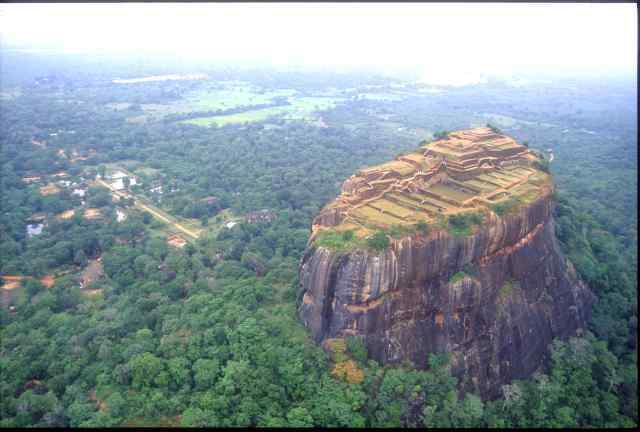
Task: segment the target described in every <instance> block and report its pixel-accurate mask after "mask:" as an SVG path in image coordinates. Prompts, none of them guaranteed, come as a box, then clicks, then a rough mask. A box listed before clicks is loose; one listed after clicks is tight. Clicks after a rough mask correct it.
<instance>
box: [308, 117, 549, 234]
mask: <svg viewBox="0 0 640 432" xmlns="http://www.w3.org/2000/svg"><path fill="white" fill-rule="evenodd" d="M537 159H538V158H537V156H536V155H535V154H534V153H533V152H532V151H530V150H529V149H528V148H527V147H525V146H523V145H521V144H519V143H517V142H516V141H515V140H514V139H513V138H510V137H508V136H505V135H503V134H501V133H497V132H495V131H493V130H492V129H490V128H488V127H480V128H474V129H468V130H461V131H456V132H451V133H449V134H448V136H447V138H446V139H441V140H438V141H434V142H431V143H428V144H425V145H423V146H422V147H420V149H419V150H418V151H416V152H413V153H409V154H405V155H401V156H398V157H397V158H396V159H395V160H393V161H391V162H387V163H384V164H382V165H378V166H375V167H370V168H366V169H362V170H360V171H359V172H357V173H356V174H355V175H353V176H351V177H349V178H348V179H347V180H346V181H345V182H344V184H343V186H342V193H341V194H340V196H338V197H337V198H336V199H335V200H334V201H333V202H332V203H330V204H329V205H327V206H326V207H325V208H324V209H323V210H322V212H321V213H320V214H319V215H318V216H317V217H316V218H315V220H314V223H313V224H314V231H315V229H316V228H319V227H338V226H339V227H340V229H355V230H358V229H372V228H389V227H390V226H392V225H403V224H414V223H416V222H418V221H425V222H432V221H434V220H435V219H436V218H437V217H438V216H439V215H451V214H455V213H458V212H462V211H469V210H471V209H474V208H480V207H486V206H488V205H490V204H495V203H499V202H502V201H505V200H507V199H509V198H510V197H512V196H514V195H515V196H517V195H524V194H527V193H530V192H537V191H539V189H540V186H542V184H543V183H546V181H545V180H546V179H545V177H546V174H545V173H543V172H541V171H540V170H538V169H536V168H535V166H534V162H535V161H536V160H537Z"/></svg>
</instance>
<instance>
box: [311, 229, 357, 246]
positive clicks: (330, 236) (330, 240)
mask: <svg viewBox="0 0 640 432" xmlns="http://www.w3.org/2000/svg"><path fill="white" fill-rule="evenodd" d="M314 245H316V246H323V247H326V248H329V249H334V250H348V249H355V248H356V247H358V246H360V245H361V241H360V240H359V239H358V238H357V237H356V236H355V234H354V233H353V231H351V230H349V231H344V232H338V231H333V230H325V231H322V232H320V233H318V236H317V237H316V239H315V241H314Z"/></svg>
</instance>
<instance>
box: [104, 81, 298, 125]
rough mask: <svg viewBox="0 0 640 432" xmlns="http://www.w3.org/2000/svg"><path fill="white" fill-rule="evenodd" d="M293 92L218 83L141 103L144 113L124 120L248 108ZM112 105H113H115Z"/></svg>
mask: <svg viewBox="0 0 640 432" xmlns="http://www.w3.org/2000/svg"><path fill="white" fill-rule="evenodd" d="M295 94H296V91H295V90H293V89H276V90H263V89H260V88H258V87H255V86H252V85H248V84H245V83H233V84H228V85H223V86H220V85H219V84H218V85H215V86H210V87H209V88H205V89H201V90H196V91H192V92H189V93H187V94H186V95H185V97H184V98H183V99H181V100H178V101H174V102H171V103H167V104H142V105H140V108H142V110H143V111H144V114H141V115H137V116H135V117H130V118H129V119H128V120H129V121H131V122H144V121H148V120H158V119H160V118H162V117H164V116H166V115H169V114H186V113H190V112H198V111H200V112H202V111H218V110H229V109H234V108H240V107H246V108H247V109H251V107H254V106H257V105H265V104H270V103H273V102H274V99H275V98H279V97H292V96H294V95H295ZM121 106H122V105H121ZM112 107H113V108H116V107H115V106H112ZM118 108H120V106H119V107H118ZM116 109H117V108H116Z"/></svg>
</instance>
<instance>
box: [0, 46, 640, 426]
mask: <svg viewBox="0 0 640 432" xmlns="http://www.w3.org/2000/svg"><path fill="white" fill-rule="evenodd" d="M12 56H16V57H11V59H10V60H11V61H12V62H13V64H14V65H15V66H16V67H15V68H12V70H10V71H5V70H3V74H4V81H3V82H4V84H3V87H2V95H1V96H2V99H1V100H0V103H1V106H2V116H1V117H0V131H1V132H2V133H1V135H2V148H1V153H0V169H1V178H0V182H1V183H0V189H1V190H2V200H1V206H2V208H1V212H0V275H21V276H25V277H26V276H29V277H30V278H25V279H23V283H22V287H20V288H14V289H11V290H8V289H3V290H2V299H3V302H2V306H1V307H0V324H1V326H2V329H1V333H0V377H1V379H0V419H1V420H0V426H2V427H24V426H40V427H55V426H60V427H62V426H117V425H134V426H135V425H182V426H205V425H206V426H328V427H330V426H352V427H376V426H378V427H400V426H426V427H482V426H484V427H633V426H637V422H638V406H637V299H636V297H637V266H636V262H637V137H636V134H637V120H636V117H637V112H636V105H637V101H636V88H635V81H629V82H617V81H612V82H611V83H607V82H606V81H604V80H602V81H599V82H591V81H584V82H583V81H576V82H566V81H557V82H556V81H553V82H552V83H535V82H534V83H532V84H530V85H529V86H524V87H514V86H510V85H508V84H506V83H504V82H490V83H488V84H484V85H478V86H467V87H460V88H446V89H441V90H439V92H435V91H424V90H425V88H426V87H425V86H423V85H416V84H406V85H404V86H400V85H399V84H398V82H397V81H391V80H387V79H384V78H381V77H376V76H365V75H347V74H343V75H338V74H330V75H329V74H320V73H317V74H303V73H284V72H273V71H271V72H270V71H263V70H260V71H258V70H232V69H217V70H211V71H207V72H208V74H209V79H208V80H204V81H188V80H185V81H171V82H165V81H156V82H142V83H136V84H127V85H121V84H114V83H113V82H111V80H112V79H113V78H115V77H119V78H123V77H125V78H126V77H138V76H144V75H145V74H149V75H159V74H162V73H174V72H176V71H178V70H179V69H178V68H177V67H176V68H174V69H171V68H170V67H168V66H164V67H161V66H158V64H160V61H158V62H157V63H156V64H154V63H149V64H147V65H138V66H137V67H135V68H134V67H132V66H131V64H128V65H126V67H125V66H122V65H121V66H120V68H118V67H116V66H107V65H108V64H109V63H108V62H107V61H104V63H101V62H98V64H91V63H87V62H85V63H80V62H79V61H76V62H75V63H74V62H72V61H71V60H69V59H65V60H64V61H63V60H60V61H59V62H56V61H55V60H56V59H53V58H50V59H44V60H43V59H41V58H38V57H37V56H34V55H17V54H12ZM113 62H114V63H113V64H117V62H116V61H115V60H114V61H113ZM21 68H22V69H21ZM123 71H126V72H123ZM229 80H238V81H244V82H249V83H251V84H252V85H254V86H258V87H260V88H261V89H262V90H260V91H263V92H265V91H271V90H278V89H293V90H295V91H296V92H297V95H298V96H297V97H300V98H303V97H326V95H328V94H330V95H331V97H334V98H335V100H336V101H338V102H336V105H335V107H333V108H329V109H325V110H324V111H322V112H321V113H320V114H318V113H315V114H314V115H315V116H321V121H322V123H323V125H322V126H319V125H318V122H316V121H310V120H301V119H300V120H288V119H285V118H282V117H270V118H268V119H267V120H263V121H253V122H249V123H238V124H227V125H225V126H223V127H215V126H213V127H201V126H196V125H190V124H184V123H181V122H180V120H181V119H182V117H180V115H176V112H177V111H173V112H168V114H167V115H166V116H164V117H162V118H159V119H152V120H147V121H135V118H138V117H140V115H144V114H145V113H146V112H148V110H150V109H157V108H156V106H158V105H160V106H171V107H176V106H179V103H180V102H181V101H182V100H184V98H186V97H188V96H189V95H191V94H193V92H202V91H204V90H203V88H204V86H206V85H209V84H210V83H211V82H214V83H216V82H225V81H229ZM427 90H429V89H427ZM207 91H208V90H207ZM322 95H324V96H322ZM362 95H374V96H370V97H364V96H362ZM242 103H244V102H239V105H238V106H237V107H236V108H234V109H235V110H236V111H237V112H240V113H242V112H244V111H249V110H250V109H256V107H255V106H254V107H253V108H250V107H247V106H245V105H242ZM259 108H262V107H261V106H258V109H259ZM236 111H234V113H235V112H236ZM210 114H211V113H210V112H206V110H204V113H202V116H205V115H210ZM198 115H200V114H198ZM132 119H134V121H132ZM487 122H492V123H494V124H497V125H498V126H499V127H500V128H501V129H502V130H503V131H504V132H505V133H508V134H510V135H512V136H514V137H516V138H517V139H519V140H522V141H527V142H528V144H529V146H530V147H531V148H536V149H540V150H547V149H551V150H552V151H553V153H554V156H555V158H554V160H553V162H552V163H551V164H550V167H551V170H552V172H553V174H554V176H555V180H556V183H557V193H556V194H557V197H558V204H557V206H556V209H555V220H556V231H557V236H558V239H559V240H560V243H561V246H562V248H563V251H564V253H565V254H566V255H567V256H568V257H569V258H570V259H571V261H572V262H573V263H574V264H575V267H576V269H577V271H578V272H579V274H580V275H581V277H582V278H583V279H584V280H585V281H586V282H587V284H588V285H589V286H590V287H591V289H592V290H593V291H594V293H595V294H596V295H597V296H598V299H599V301H598V302H597V303H596V305H595V308H594V312H593V319H592V322H591V324H590V328H589V329H588V331H587V332H586V334H585V335H584V336H583V337H579V338H572V339H570V340H568V341H555V342H554V344H553V347H552V349H551V355H550V358H549V361H548V364H546V365H545V366H546V367H545V372H544V373H540V374H536V375H535V376H533V377H532V378H531V379H529V380H526V381H516V382H514V383H512V384H510V385H507V386H505V387H504V388H503V397H502V398H500V399H498V400H494V401H482V400H481V399H480V398H479V397H478V396H476V395H474V394H466V395H464V396H463V397H459V396H460V395H459V394H458V393H457V391H456V385H457V383H456V379H455V378H453V377H452V376H451V374H450V373H449V369H448V367H447V366H448V359H447V358H446V356H443V355H435V354H434V355H432V356H431V357H430V358H425V359H424V364H423V365H418V366H421V367H420V368H414V367H413V366H411V365H408V364H407V365H403V366H402V367H383V366H381V365H380V364H377V363H376V362H375V361H373V360H370V359H368V358H367V352H366V349H364V347H363V345H362V344H361V343H360V342H359V341H358V340H355V339H354V340H349V341H348V343H347V346H346V351H345V353H344V355H345V356H347V357H348V358H350V359H352V360H353V361H354V362H355V364H356V365H357V368H358V370H359V371H361V372H362V375H361V377H360V379H357V380H351V379H348V378H345V377H341V376H340V375H339V374H336V373H334V372H335V369H334V365H335V363H336V362H337V360H338V359H336V358H333V357H331V356H329V355H327V354H326V353H325V352H324V351H323V350H322V349H321V348H320V347H318V346H316V345H315V344H314V343H313V342H312V340H311V339H310V337H309V335H308V333H307V331H306V329H305V328H304V327H303V326H302V324H300V323H299V322H298V320H297V317H296V301H297V295H298V280H297V272H298V263H299V261H300V258H301V256H302V254H303V252H304V249H305V246H306V243H307V240H308V237H309V233H310V225H311V221H312V219H313V217H314V216H315V215H316V213H317V212H318V211H319V210H320V209H321V208H322V206H324V205H325V204H326V203H327V202H329V201H330V200H331V199H332V198H333V197H335V195H336V194H337V193H338V191H339V188H340V185H341V184H342V182H343V181H344V180H345V179H346V178H347V177H348V176H349V175H351V174H352V173H353V172H354V171H355V170H357V169H358V168H360V167H363V166H367V165H370V164H375V163H380V162H382V161H384V160H387V159H390V158H392V157H393V156H395V155H396V154H398V153H401V152H404V151H408V150H411V149H413V148H415V147H416V146H417V145H418V143H419V142H420V141H421V140H422V139H424V138H430V137H431V136H432V135H433V134H434V133H435V131H441V130H455V129H460V128H464V127H469V126H471V125H476V124H485V123H487ZM34 142H35V143H34ZM43 142H46V144H43ZM61 150H62V151H63V153H64V154H65V155H67V156H65V157H63V156H61V154H60V151H61ZM74 152H75V153H77V154H78V155H81V156H86V159H84V158H80V159H77V160H75V161H73V157H71V155H72V154H73V153H74ZM108 166H118V167H123V168H126V169H130V170H132V171H134V172H135V173H136V175H137V176H138V178H139V179H140V180H141V183H140V184H139V185H136V186H133V187H131V188H130V189H131V191H133V192H135V193H136V194H138V196H141V197H144V198H145V199H148V200H149V202H150V203H153V204H154V205H156V206H157V207H158V208H159V209H162V210H163V211H166V212H167V213H168V214H171V215H174V216H176V217H181V218H185V219H184V220H188V221H195V222H193V224H194V226H196V227H198V228H199V229H202V230H203V231H202V232H203V234H202V235H200V236H199V237H198V238H197V239H196V240H191V239H189V241H188V242H187V244H186V246H185V247H183V248H176V247H173V246H171V245H168V244H167V242H166V241H165V238H164V237H163V235H159V234H158V233H159V232H161V233H162V232H163V231H162V230H163V229H166V226H165V224H164V223H162V222H160V221H158V220H157V219H154V218H152V217H151V215H150V214H149V213H147V212H145V211H143V210H141V209H140V208H139V207H136V206H135V205H134V204H133V202H132V200H124V199H123V200H121V201H120V202H118V203H115V202H113V200H112V196H111V194H110V193H108V192H107V190H106V189H104V188H100V187H98V186H97V185H95V184H93V183H92V181H93V179H94V178H95V175H96V174H99V173H101V172H102V174H104V170H105V167H108ZM60 172H64V173H66V175H67V176H66V177H65V178H64V180H65V181H69V182H73V183H77V184H78V185H84V187H85V189H86V193H85V195H84V196H80V195H78V194H74V193H73V192H72V189H73V188H68V187H63V186H60V189H61V190H60V192H59V193H54V194H49V195H43V194H42V193H41V189H40V188H41V187H43V186H44V185H46V184H47V183H55V182H57V181H58V179H57V177H53V175H54V174H57V173H60ZM30 176H32V177H33V176H36V177H40V180H39V182H33V183H29V182H27V181H25V180H24V178H25V177H30ZM158 185H161V186H162V187H163V190H164V193H163V194H162V195H159V194H158V193H154V192H153V189H154V188H155V187H157V186H158ZM207 197H215V198H216V200H215V204H212V205H207V204H205V203H204V202H203V201H202V200H203V199H206V198H207ZM87 208H92V209H97V210H98V211H99V212H100V215H101V217H99V218H95V219H92V218H87V217H83V216H82V213H83V211H84V210H86V209H87ZM72 209H75V214H74V215H73V216H72V217H69V218H60V217H58V216H59V215H60V214H63V213H64V212H66V211H68V210H72ZM262 209H268V210H270V211H271V212H272V213H273V215H274V217H273V218H272V219H271V220H264V221H258V222H250V221H249V220H248V219H246V218H245V219H242V216H243V215H246V214H248V213H250V212H254V211H257V210H262ZM120 210H122V211H126V214H127V218H126V219H125V220H123V221H121V220H118V217H117V214H118V213H117V212H118V211H120ZM225 212H227V213H225ZM225 214H231V215H235V217H236V219H237V220H238V222H239V223H237V224H236V225H234V226H232V227H230V228H227V226H228V225H225V223H226V222H227V219H226V218H225V216H224V215H225ZM42 217H44V220H46V224H44V226H43V229H42V232H41V233H40V234H38V235H33V236H30V235H29V234H28V231H27V225H28V224H31V223H33V222H32V221H33V220H35V219H38V220H41V219H42ZM98 259H99V261H98ZM95 262H99V263H100V265H101V266H102V268H103V272H104V274H103V275H102V276H101V277H100V278H98V279H97V280H96V281H95V282H93V283H92V285H91V288H92V290H87V289H86V288H87V287H81V286H80V284H79V275H80V274H81V273H83V272H84V271H85V269H86V268H87V267H88V266H89V263H95ZM47 275H54V276H55V283H54V284H53V286H51V287H46V286H45V284H43V283H42V282H41V281H40V280H41V278H43V277H44V276H47ZM0 288H1V287H0Z"/></svg>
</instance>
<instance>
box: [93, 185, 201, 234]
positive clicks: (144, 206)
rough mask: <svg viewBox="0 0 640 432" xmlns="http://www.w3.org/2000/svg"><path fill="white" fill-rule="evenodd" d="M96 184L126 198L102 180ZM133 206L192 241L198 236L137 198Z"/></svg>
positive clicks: (134, 199) (134, 198)
mask: <svg viewBox="0 0 640 432" xmlns="http://www.w3.org/2000/svg"><path fill="white" fill-rule="evenodd" d="M96 183H98V184H99V185H101V186H104V187H106V188H107V189H109V190H110V191H111V192H113V193H114V194H116V195H117V196H119V197H120V198H127V196H126V195H125V194H123V193H122V192H118V191H117V190H116V189H115V188H114V187H113V186H111V185H110V184H109V183H107V182H105V181H104V180H102V179H97V180H96ZM132 196H133V195H132ZM133 205H135V206H136V207H138V208H141V209H142V210H145V211H148V212H149V213H151V214H152V215H153V216H155V217H156V218H158V219H160V220H161V221H163V222H165V223H167V224H169V225H171V226H172V227H174V228H176V229H177V230H180V231H182V232H183V233H185V234H186V235H188V236H189V237H191V238H193V239H197V238H198V237H199V236H200V233H199V232H195V231H192V230H190V229H188V228H185V227H184V226H182V225H181V224H179V223H178V222H173V221H172V220H171V219H170V216H169V215H168V214H167V213H165V212H163V211H162V210H160V209H157V208H153V207H151V206H149V205H147V204H144V203H142V201H141V200H140V199H139V198H136V197H135V196H133Z"/></svg>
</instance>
